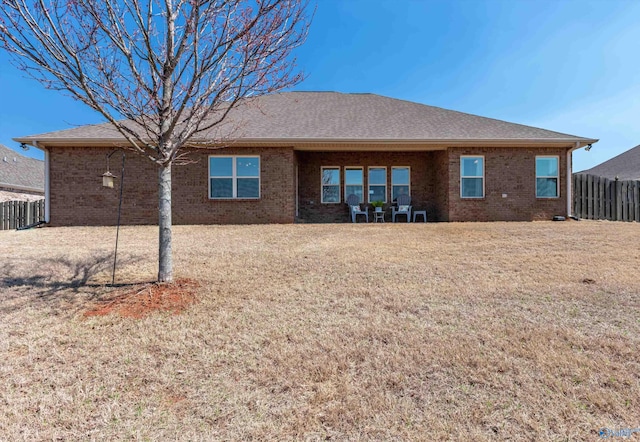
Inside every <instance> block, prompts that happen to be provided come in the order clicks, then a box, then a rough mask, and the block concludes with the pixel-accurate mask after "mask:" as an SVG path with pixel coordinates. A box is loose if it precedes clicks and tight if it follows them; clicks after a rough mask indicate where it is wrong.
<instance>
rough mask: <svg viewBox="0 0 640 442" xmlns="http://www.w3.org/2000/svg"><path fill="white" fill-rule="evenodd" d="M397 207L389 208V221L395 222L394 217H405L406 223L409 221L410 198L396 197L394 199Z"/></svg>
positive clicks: (404, 196)
mask: <svg viewBox="0 0 640 442" xmlns="http://www.w3.org/2000/svg"><path fill="white" fill-rule="evenodd" d="M396 204H397V206H395V207H392V208H391V211H392V213H391V220H392V221H393V222H394V223H395V222H396V215H406V217H407V222H410V221H411V196H409V195H398V198H396Z"/></svg>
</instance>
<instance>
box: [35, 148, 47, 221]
mask: <svg viewBox="0 0 640 442" xmlns="http://www.w3.org/2000/svg"><path fill="white" fill-rule="evenodd" d="M31 144H32V145H33V146H34V147H36V148H38V149H40V150H41V151H43V152H44V222H45V223H47V224H49V217H50V214H51V208H50V207H51V192H50V189H49V149H47V148H46V147H44V146H42V145H40V144H39V143H38V142H37V141H35V140H34V141H33V143H31Z"/></svg>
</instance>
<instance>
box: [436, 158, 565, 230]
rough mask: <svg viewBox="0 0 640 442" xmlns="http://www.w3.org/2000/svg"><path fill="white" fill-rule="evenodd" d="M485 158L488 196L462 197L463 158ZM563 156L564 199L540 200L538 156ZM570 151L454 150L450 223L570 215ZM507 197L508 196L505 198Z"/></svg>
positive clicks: (561, 186)
mask: <svg viewBox="0 0 640 442" xmlns="http://www.w3.org/2000/svg"><path fill="white" fill-rule="evenodd" d="M461 155H484V166H485V196H484V198H479V199H463V198H461V197H460V156H461ZM538 155H555V156H558V157H559V164H558V166H559V168H560V196H559V197H558V198H536V156H538ZM566 171H567V149H566V148H540V147H532V148H526V147H518V148H508V147H500V148H495V147H494V148H450V149H449V195H448V199H449V221H532V220H542V219H551V218H552V217H553V216H554V215H563V216H566V215H567V174H566ZM503 194H505V195H506V197H504V198H503Z"/></svg>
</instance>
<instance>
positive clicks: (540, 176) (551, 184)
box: [536, 156, 560, 198]
mask: <svg viewBox="0 0 640 442" xmlns="http://www.w3.org/2000/svg"><path fill="white" fill-rule="evenodd" d="M558 160H559V159H558V157H554V156H537V157H536V198H558V196H559V195H560V189H559V186H558V184H559V183H560V175H559V171H560V168H559V167H558V162H559V161H558Z"/></svg>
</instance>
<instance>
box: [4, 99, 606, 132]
mask: <svg viewBox="0 0 640 442" xmlns="http://www.w3.org/2000/svg"><path fill="white" fill-rule="evenodd" d="M221 139H235V140H242V141H245V142H253V141H255V142H259V141H262V142H269V141H271V142H345V143H346V142H394V143H402V142H407V143H416V142H456V141H457V142H474V141H477V142H482V141H487V142H496V141H498V142H499V141H502V142H505V143H508V142H526V141H536V142H546V143H553V142H557V143H576V142H579V143H581V145H586V144H589V143H593V142H596V141H597V140H594V139H588V138H582V137H577V136H574V135H568V134H563V133H560V132H554V131H550V130H545V129H539V128H536V127H531V126H524V125H522V124H515V123H508V122H506V121H501V120H496V119H492V118H485V117H480V116H477V115H471V114H466V113H463V112H457V111H452V110H447V109H442V108H439V107H434V106H427V105H424V104H419V103H413V102H409V101H404V100H398V99H394V98H389V97H383V96H380V95H375V94H344V93H338V92H283V93H277V94H271V95H266V96H262V97H258V98H254V99H248V100H246V101H245V102H243V103H241V104H240V105H238V106H237V107H236V108H235V109H234V110H232V111H231V112H230V113H229V115H228V117H227V119H226V120H225V122H224V123H223V124H222V125H221V126H218V127H216V128H213V129H211V130H210V131H209V132H208V133H203V134H199V135H198V140H201V141H204V140H221ZM198 140H196V141H198ZM16 141H19V142H25V143H33V142H34V141H36V142H41V143H64V142H69V143H73V142H78V143H79V142H87V141H96V142H118V141H120V142H121V141H122V136H121V135H120V134H118V133H117V131H115V130H114V129H113V128H112V127H111V125H110V124H109V123H104V124H98V125H88V126H81V127H77V128H73V129H68V130H62V131H58V132H48V133H44V134H40V135H32V136H28V137H22V138H16Z"/></svg>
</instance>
